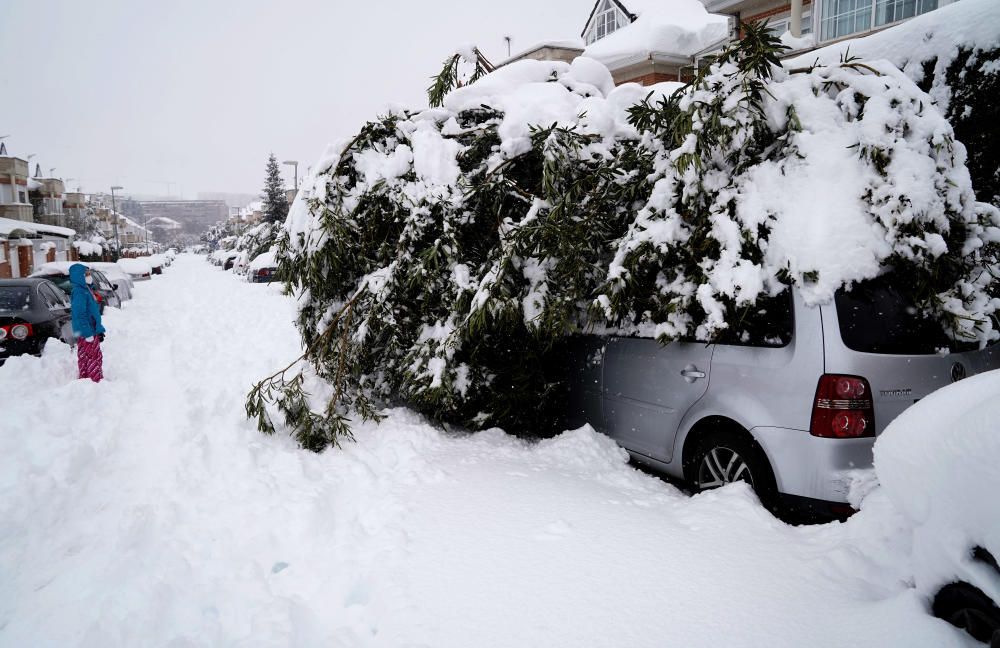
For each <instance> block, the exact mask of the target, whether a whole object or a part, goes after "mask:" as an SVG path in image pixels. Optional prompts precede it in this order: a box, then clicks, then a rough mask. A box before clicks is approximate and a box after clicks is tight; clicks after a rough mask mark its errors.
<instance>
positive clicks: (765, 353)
mask: <svg viewBox="0 0 1000 648" xmlns="http://www.w3.org/2000/svg"><path fill="white" fill-rule="evenodd" d="M895 281H896V280H895V279H894V278H893V277H892V275H887V276H883V277H881V278H878V279H874V280H870V281H866V282H863V283H861V284H858V285H855V286H854V288H853V289H852V290H850V291H847V290H843V289H841V290H840V291H838V292H837V294H836V298H835V300H834V301H833V302H832V303H829V304H824V305H820V306H808V305H806V303H805V301H804V299H803V297H802V296H801V295H800V294H799V292H798V291H797V290H796V289H792V290H790V291H786V292H785V293H783V294H782V295H781V296H779V297H777V298H774V299H771V300H769V301H768V302H767V303H761V302H759V303H758V308H756V309H755V312H753V313H750V314H748V315H747V316H746V317H745V318H744V319H743V321H742V322H740V323H739V325H738V326H734V327H732V329H731V330H730V332H729V333H728V334H727V335H725V336H724V337H723V338H722V339H720V340H719V341H718V342H717V343H715V344H705V343H703V342H696V341H675V342H672V343H670V344H667V345H663V344H660V343H659V342H657V341H656V340H654V339H648V338H630V337H602V336H579V337H577V338H575V340H574V341H573V347H574V349H573V352H572V354H571V362H570V364H571V368H570V371H571V373H570V380H569V383H570V394H569V400H568V403H569V419H570V420H569V423H570V425H572V426H578V425H582V424H584V423H589V424H591V425H592V426H593V427H594V428H595V429H597V430H599V431H602V432H604V433H606V434H608V435H609V436H611V437H612V438H613V439H615V440H616V441H617V442H618V444H619V445H621V446H622V447H623V448H624V449H625V450H627V451H628V452H629V454H630V455H631V457H632V458H633V460H634V461H636V462H637V463H639V464H643V465H646V466H648V467H650V468H651V469H653V470H655V471H659V472H662V473H665V474H667V475H669V476H672V477H675V478H678V479H681V480H684V481H686V482H688V483H690V484H692V485H694V486H695V487H696V488H697V489H701V490H705V489H710V488H715V487H719V486H723V485H725V484H728V483H731V482H736V481H744V482H747V483H749V484H750V485H751V486H752V487H753V488H754V490H755V491H756V492H757V495H758V497H759V498H760V499H761V501H762V503H764V504H765V505H766V506H767V507H768V508H770V509H771V510H772V511H775V512H778V513H779V514H781V515H783V514H784V513H788V514H790V515H793V516H799V515H805V516H806V517H807V518H816V519H832V518H841V519H843V518H845V517H847V516H849V515H850V514H851V513H853V509H852V507H851V506H850V504H848V493H849V490H850V488H851V485H852V482H853V480H854V478H855V476H856V475H857V474H858V471H860V470H861V469H869V468H871V467H872V463H873V455H872V448H873V445H874V443H875V439H876V437H877V435H879V434H881V432H882V431H883V430H884V429H885V427H886V426H887V425H888V424H889V423H890V422H891V421H892V420H893V419H894V418H896V416H898V415H899V414H900V413H902V412H903V411H904V410H905V409H906V408H908V407H910V406H911V405H913V404H914V403H916V402H917V401H919V400H920V399H922V398H924V397H926V396H927V395H928V394H930V393H931V392H933V391H934V390H936V389H938V388H941V387H944V386H946V385H949V384H951V383H953V382H956V381H959V380H962V379H963V378H965V377H966V376H971V375H973V374H978V373H981V372H985V371H988V370H991V369H996V368H1000V347H998V346H988V347H986V348H984V349H979V348H978V346H976V347H972V346H971V345H967V344H957V343H955V342H954V341H952V340H950V339H948V337H947V336H946V334H945V332H944V330H943V329H942V327H941V326H940V325H939V324H938V323H936V322H932V321H930V320H927V319H923V318H922V317H921V316H920V315H919V313H918V311H917V310H916V309H915V308H914V307H913V306H912V305H911V304H908V303H907V302H906V300H905V298H904V297H903V293H901V292H900V291H899V290H897V288H896V284H895Z"/></svg>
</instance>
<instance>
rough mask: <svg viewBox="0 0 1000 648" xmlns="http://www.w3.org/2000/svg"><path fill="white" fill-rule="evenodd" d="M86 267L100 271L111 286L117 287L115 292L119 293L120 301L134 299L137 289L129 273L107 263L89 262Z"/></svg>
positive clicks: (113, 264)
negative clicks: (133, 294) (134, 290)
mask: <svg viewBox="0 0 1000 648" xmlns="http://www.w3.org/2000/svg"><path fill="white" fill-rule="evenodd" d="M84 265H86V266H89V267H91V268H93V269H94V270H99V271H100V272H101V273H102V274H104V276H105V277H107V278H108V280H109V281H111V284H112V285H113V286H114V287H115V292H117V293H118V297H119V299H121V301H123V302H124V301H129V300H131V299H132V289H133V288H135V282H134V281H133V280H132V277H130V276H129V274H128V273H127V272H125V271H124V270H122V269H121V266H119V265H118V264H117V263H106V262H103V261H88V262H87V263H85V264H84Z"/></svg>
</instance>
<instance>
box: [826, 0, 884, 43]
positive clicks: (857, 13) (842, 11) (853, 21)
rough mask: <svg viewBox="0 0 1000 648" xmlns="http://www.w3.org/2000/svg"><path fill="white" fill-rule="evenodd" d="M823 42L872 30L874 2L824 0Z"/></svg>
mask: <svg viewBox="0 0 1000 648" xmlns="http://www.w3.org/2000/svg"><path fill="white" fill-rule="evenodd" d="M823 9H824V11H823V32H822V36H823V40H828V39H831V38H840V37H841V36H847V35H849V34H854V33H856V32H859V31H865V30H866V29H871V25H872V0H824V1H823Z"/></svg>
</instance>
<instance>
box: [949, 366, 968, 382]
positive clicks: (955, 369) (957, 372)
mask: <svg viewBox="0 0 1000 648" xmlns="http://www.w3.org/2000/svg"><path fill="white" fill-rule="evenodd" d="M963 379H965V365H963V364H962V363H961V362H956V363H955V364H953V365H951V382H958V381H959V380H963Z"/></svg>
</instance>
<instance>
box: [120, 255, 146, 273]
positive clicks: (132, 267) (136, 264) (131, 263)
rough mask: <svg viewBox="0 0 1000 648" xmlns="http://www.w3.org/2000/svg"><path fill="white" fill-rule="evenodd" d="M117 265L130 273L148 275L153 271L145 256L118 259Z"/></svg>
mask: <svg viewBox="0 0 1000 648" xmlns="http://www.w3.org/2000/svg"><path fill="white" fill-rule="evenodd" d="M117 263H118V266H119V267H120V268H121V269H122V270H124V271H125V272H127V273H128V274H130V275H148V274H151V273H152V272H153V266H151V265H150V264H149V261H148V260H147V259H145V258H141V257H140V258H135V259H127V258H125V259H118V261H117Z"/></svg>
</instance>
